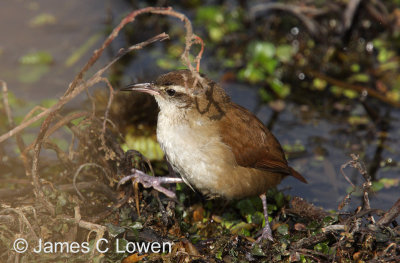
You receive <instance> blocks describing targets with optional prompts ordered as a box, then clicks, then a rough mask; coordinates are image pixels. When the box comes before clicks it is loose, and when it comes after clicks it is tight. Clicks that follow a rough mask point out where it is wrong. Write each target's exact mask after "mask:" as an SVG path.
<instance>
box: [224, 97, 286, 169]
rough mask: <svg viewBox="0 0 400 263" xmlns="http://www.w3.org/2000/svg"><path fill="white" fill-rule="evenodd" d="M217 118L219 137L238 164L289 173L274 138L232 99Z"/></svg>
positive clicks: (279, 147) (282, 154) (283, 156)
mask: <svg viewBox="0 0 400 263" xmlns="http://www.w3.org/2000/svg"><path fill="white" fill-rule="evenodd" d="M221 121H222V122H223V125H221V127H222V131H221V133H222V140H223V141H224V142H225V143H226V144H227V145H229V146H230V147H231V148H232V151H233V153H234V155H235V158H236V162H237V163H238V164H239V165H240V166H244V167H253V168H258V169H263V170H264V169H265V170H269V171H272V172H277V173H281V174H286V175H290V174H292V172H291V170H290V168H289V166H288V164H287V161H286V158H285V155H284V153H283V150H282V148H281V145H280V144H279V142H278V141H277V139H276V138H275V137H274V136H273V135H272V133H271V132H270V131H269V130H268V129H267V128H265V127H264V125H263V124H262V123H261V122H260V121H259V120H258V119H257V118H256V117H255V116H254V115H253V114H252V113H250V112H249V111H248V110H246V109H245V108H243V107H241V106H239V105H237V104H234V103H232V104H231V105H230V108H229V109H228V110H227V111H226V114H225V116H224V117H223V118H222V119H221ZM233 123H235V124H233Z"/></svg>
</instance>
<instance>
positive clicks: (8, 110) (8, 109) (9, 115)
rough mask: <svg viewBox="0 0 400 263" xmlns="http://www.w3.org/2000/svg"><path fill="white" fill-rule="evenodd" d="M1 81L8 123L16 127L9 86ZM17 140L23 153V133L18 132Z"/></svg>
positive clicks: (11, 127)
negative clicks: (9, 98)
mask: <svg viewBox="0 0 400 263" xmlns="http://www.w3.org/2000/svg"><path fill="white" fill-rule="evenodd" d="M0 83H1V87H2V92H3V104H4V110H5V112H6V115H7V120H8V124H9V127H10V129H13V128H14V127H15V123H14V119H13V117H12V112H11V107H10V104H9V102H8V88H7V83H6V82H5V81H3V80H0ZM15 137H16V140H17V145H18V148H19V151H20V152H21V153H22V152H23V151H24V149H25V143H24V140H23V139H22V137H21V135H19V134H17V135H16V136H15Z"/></svg>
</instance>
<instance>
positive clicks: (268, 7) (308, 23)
mask: <svg viewBox="0 0 400 263" xmlns="http://www.w3.org/2000/svg"><path fill="white" fill-rule="evenodd" d="M276 10H278V11H283V12H287V13H290V14H292V15H294V16H295V17H297V18H298V19H299V20H300V21H301V22H302V23H303V24H304V26H305V27H306V28H307V30H308V32H309V33H310V34H311V35H312V36H313V37H318V36H319V35H320V30H319V27H318V24H317V23H316V22H315V21H314V20H313V19H311V18H309V17H307V16H306V15H304V14H303V13H302V11H301V8H300V7H299V6H296V5H290V4H283V3H266V4H258V5H255V6H254V7H252V8H251V9H250V14H251V16H253V17H254V16H255V14H256V13H259V12H263V13H264V14H265V13H267V12H269V11H276Z"/></svg>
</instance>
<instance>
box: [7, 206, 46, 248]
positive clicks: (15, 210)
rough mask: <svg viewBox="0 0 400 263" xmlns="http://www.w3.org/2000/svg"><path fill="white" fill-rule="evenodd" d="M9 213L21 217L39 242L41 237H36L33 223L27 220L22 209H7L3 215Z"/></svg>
mask: <svg viewBox="0 0 400 263" xmlns="http://www.w3.org/2000/svg"><path fill="white" fill-rule="evenodd" d="M8 211H10V212H14V213H16V214H18V216H19V217H20V218H22V220H23V221H24V223H25V225H27V226H28V229H29V231H30V233H31V235H32V236H33V237H34V238H35V239H36V240H39V237H38V236H37V235H36V233H35V230H34V229H33V227H32V225H31V223H30V222H29V220H28V219H27V218H26V216H25V214H24V213H23V212H22V211H21V210H20V208H6V209H4V210H2V213H5V212H8Z"/></svg>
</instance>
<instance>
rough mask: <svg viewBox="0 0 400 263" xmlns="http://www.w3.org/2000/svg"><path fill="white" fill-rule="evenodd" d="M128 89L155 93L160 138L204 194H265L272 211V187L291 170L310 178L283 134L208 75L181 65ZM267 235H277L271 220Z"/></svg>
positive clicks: (185, 178) (173, 161) (291, 173)
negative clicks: (293, 161) (296, 165)
mask: <svg viewBox="0 0 400 263" xmlns="http://www.w3.org/2000/svg"><path fill="white" fill-rule="evenodd" d="M128 90H137V91H142V92H147V93H150V94H152V95H153V96H154V97H155V99H156V101H157V103H158V105H159V107H160V113H159V115H158V122H157V139H158V141H159V143H160V145H161V147H162V149H163V150H164V152H165V154H166V156H167V159H168V161H169V162H170V163H171V165H172V166H173V167H174V169H175V170H176V171H177V172H178V173H179V174H180V175H181V177H182V179H183V181H184V182H185V183H187V184H188V185H190V186H191V187H193V188H196V189H197V190H199V191H200V192H202V193H203V194H204V195H207V196H209V197H215V196H222V197H225V198H228V199H233V198H243V197H247V196H255V195H260V196H261V197H262V199H263V202H264V203H263V204H265V205H264V210H265V213H266V201H265V195H264V193H265V192H266V191H267V190H268V189H269V188H271V187H274V186H276V185H277V184H279V183H280V182H281V180H282V179H283V178H284V177H286V176H294V177H295V178H297V179H299V180H300V181H302V182H306V180H305V179H304V178H303V177H302V176H301V175H300V174H299V173H297V172H296V171H295V170H294V169H292V168H291V167H289V166H288V163H287V161H286V158H285V155H284V153H283V150H282V147H281V145H280V144H279V142H278V140H277V139H276V138H275V137H274V135H272V133H271V132H270V131H269V130H268V129H267V128H266V127H265V126H264V125H263V124H262V123H261V122H260V121H259V120H258V119H257V117H256V116H255V115H254V114H252V113H251V112H249V111H248V110H246V109H245V108H243V107H241V106H239V105H237V104H235V103H233V102H232V101H231V100H230V98H229V96H228V95H227V94H226V92H225V91H224V90H223V89H222V88H221V87H220V86H219V85H218V84H217V83H215V82H214V81H212V80H210V79H208V78H206V77H205V76H203V75H198V74H197V73H192V72H190V71H188V70H179V71H174V72H170V73H168V74H165V75H162V76H160V77H159V78H158V79H157V80H156V81H155V82H154V83H145V84H139V85H133V86H129V87H128ZM163 183H165V182H163ZM265 237H267V238H269V239H271V240H272V236H271V234H270V229H269V226H268V229H266V230H265V233H263V238H265Z"/></svg>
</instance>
